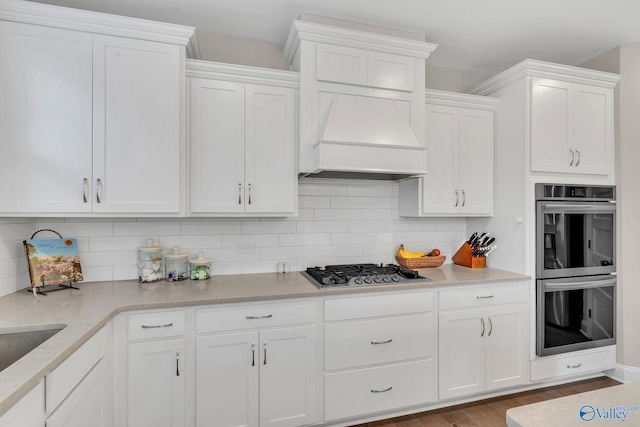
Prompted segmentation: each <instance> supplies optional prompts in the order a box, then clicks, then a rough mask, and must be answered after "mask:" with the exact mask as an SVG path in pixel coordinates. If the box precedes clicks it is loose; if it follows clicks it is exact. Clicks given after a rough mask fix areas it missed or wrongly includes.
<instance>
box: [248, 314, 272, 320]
mask: <svg viewBox="0 0 640 427" xmlns="http://www.w3.org/2000/svg"><path fill="white" fill-rule="evenodd" d="M272 317H273V314H265V315H264V316H245V318H246V319H247V320H255V319H271V318H272Z"/></svg>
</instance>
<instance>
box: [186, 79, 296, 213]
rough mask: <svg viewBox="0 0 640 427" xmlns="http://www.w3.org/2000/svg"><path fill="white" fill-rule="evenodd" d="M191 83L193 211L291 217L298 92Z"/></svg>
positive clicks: (232, 83) (275, 88) (215, 83)
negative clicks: (296, 96) (274, 214)
mask: <svg viewBox="0 0 640 427" xmlns="http://www.w3.org/2000/svg"><path fill="white" fill-rule="evenodd" d="M190 81H191V92H190V93H191V102H190V106H191V125H190V129H191V135H190V159H191V165H190V169H191V202H190V206H191V213H228V214H236V213H237V214H243V213H256V214H259V213H268V214H271V213H293V212H294V211H295V185H296V180H297V178H296V175H295V157H294V156H295V146H294V135H295V133H294V132H295V123H294V121H295V91H294V90H293V89H288V88H280V87H271V86H262V85H251V84H244V83H235V82H227V81H218V80H207V79H201V78H192V79H191V80H190Z"/></svg>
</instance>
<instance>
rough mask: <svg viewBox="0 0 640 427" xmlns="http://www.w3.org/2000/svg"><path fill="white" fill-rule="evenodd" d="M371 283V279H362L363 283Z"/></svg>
mask: <svg viewBox="0 0 640 427" xmlns="http://www.w3.org/2000/svg"><path fill="white" fill-rule="evenodd" d="M371 282H372V280H371V277H365V278H364V283H371Z"/></svg>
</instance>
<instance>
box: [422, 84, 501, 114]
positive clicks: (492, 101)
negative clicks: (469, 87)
mask: <svg viewBox="0 0 640 427" xmlns="http://www.w3.org/2000/svg"><path fill="white" fill-rule="evenodd" d="M424 99H425V102H426V103H427V104H437V105H447V106H450V107H462V108H473V109H476V110H478V109H479V110H488V111H494V110H495V109H496V107H497V106H498V104H499V103H500V100H499V99H498V98H490V97H488V96H479V95H469V94H465V93H457V92H446V91H442V90H433V89H426V90H425V91H424Z"/></svg>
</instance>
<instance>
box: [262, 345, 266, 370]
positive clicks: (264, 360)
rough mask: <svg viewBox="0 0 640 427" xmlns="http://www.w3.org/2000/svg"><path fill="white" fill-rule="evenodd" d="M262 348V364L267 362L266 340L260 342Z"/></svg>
mask: <svg viewBox="0 0 640 427" xmlns="http://www.w3.org/2000/svg"><path fill="white" fill-rule="evenodd" d="M262 348H264V359H263V360H262V364H263V365H266V364H267V342H266V341H264V342H263V343H262Z"/></svg>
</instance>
